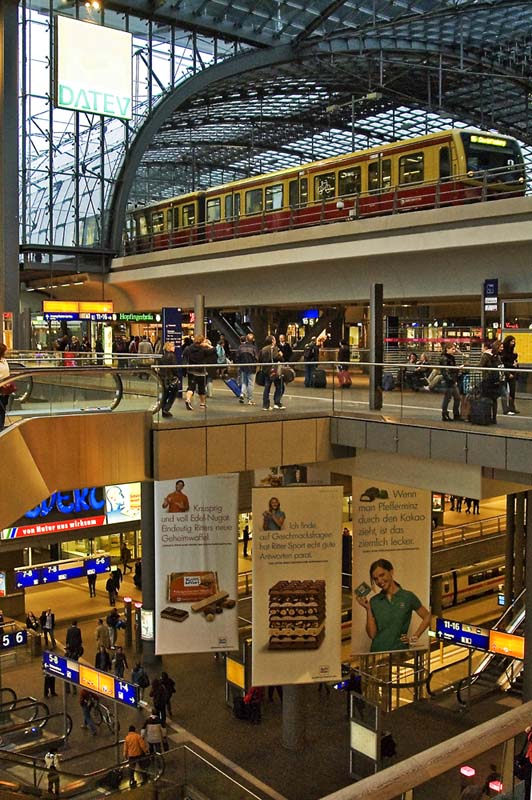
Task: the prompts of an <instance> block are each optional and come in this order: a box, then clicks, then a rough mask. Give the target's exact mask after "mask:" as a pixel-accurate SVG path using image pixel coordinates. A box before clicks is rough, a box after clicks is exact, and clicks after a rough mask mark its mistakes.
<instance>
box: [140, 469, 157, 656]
mask: <svg viewBox="0 0 532 800" xmlns="http://www.w3.org/2000/svg"><path fill="white" fill-rule="evenodd" d="M153 495H154V489H153V483H151V482H148V481H144V482H143V483H142V485H141V507H142V522H141V536H142V607H143V608H144V609H145V610H146V611H153V618H154V621H155V624H154V630H155V626H156V625H157V620H156V619H155V528H154V500H153ZM142 652H143V655H144V658H143V661H144V663H145V664H156V663H157V662H158V661H159V657H158V656H156V655H155V641H152V642H148V641H143V643H142Z"/></svg>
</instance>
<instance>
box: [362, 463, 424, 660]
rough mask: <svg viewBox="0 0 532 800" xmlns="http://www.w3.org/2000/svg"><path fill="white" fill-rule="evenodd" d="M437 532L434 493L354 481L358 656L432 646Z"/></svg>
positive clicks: (364, 479)
mask: <svg viewBox="0 0 532 800" xmlns="http://www.w3.org/2000/svg"><path fill="white" fill-rule="evenodd" d="M431 527H432V526H431V493H430V492H429V491H425V490H420V489H412V488H405V487H404V486H398V485H397V484H392V483H382V482H379V485H378V486H375V485H373V484H372V482H371V479H368V478H359V477H353V583H352V585H353V622H352V640H351V645H352V654H353V655H357V654H362V653H368V652H373V653H375V652H387V651H392V650H411V649H414V648H416V649H421V648H426V647H427V646H428V633H427V628H428V626H429V624H430V612H429V596H430V546H431Z"/></svg>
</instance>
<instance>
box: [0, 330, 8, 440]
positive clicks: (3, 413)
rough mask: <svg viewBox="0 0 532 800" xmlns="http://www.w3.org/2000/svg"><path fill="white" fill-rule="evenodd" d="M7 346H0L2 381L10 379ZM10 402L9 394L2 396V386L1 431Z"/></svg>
mask: <svg viewBox="0 0 532 800" xmlns="http://www.w3.org/2000/svg"><path fill="white" fill-rule="evenodd" d="M6 353H7V345H6V344H0V381H3V380H5V378H9V364H8V363H7V359H6ZM8 400H9V395H8V394H2V387H1V386H0V431H1V430H2V429H3V427H4V425H5V421H6V408H7V403H8Z"/></svg>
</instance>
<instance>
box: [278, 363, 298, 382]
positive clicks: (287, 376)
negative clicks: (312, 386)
mask: <svg viewBox="0 0 532 800" xmlns="http://www.w3.org/2000/svg"><path fill="white" fill-rule="evenodd" d="M281 376H282V379H283V381H284V382H285V383H292V381H293V380H294V378H295V377H296V373H295V371H294V370H293V369H292V367H284V366H283V367H281Z"/></svg>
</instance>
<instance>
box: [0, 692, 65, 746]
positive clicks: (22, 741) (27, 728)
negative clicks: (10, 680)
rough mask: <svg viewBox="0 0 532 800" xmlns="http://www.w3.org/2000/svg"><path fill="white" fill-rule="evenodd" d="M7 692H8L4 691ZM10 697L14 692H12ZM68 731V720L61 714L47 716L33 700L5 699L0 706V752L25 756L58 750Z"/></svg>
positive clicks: (22, 698) (5, 697)
mask: <svg viewBox="0 0 532 800" xmlns="http://www.w3.org/2000/svg"><path fill="white" fill-rule="evenodd" d="M7 691H9V690H7ZM12 694H13V695H14V692H12ZM71 730H72V719H71V717H70V716H69V715H68V714H67V715H64V714H63V713H62V712H58V713H50V709H49V708H48V706H47V705H46V703H43V702H41V701H40V700H37V699H36V698H35V697H31V696H28V697H16V695H15V698H14V699H13V698H12V697H7V696H6V695H5V694H4V691H3V692H2V702H1V703H0V752H1V753H2V754H4V753H5V752H9V753H26V754H27V753H28V752H30V751H31V752H32V753H34V754H36V753H37V752H41V751H44V752H46V750H48V749H49V748H50V747H52V746H53V747H60V746H61V745H62V744H63V743H64V741H65V739H66V738H67V737H68V736H69V734H70V732H71Z"/></svg>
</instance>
